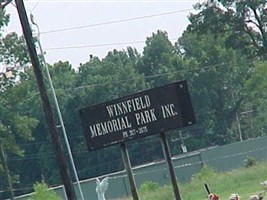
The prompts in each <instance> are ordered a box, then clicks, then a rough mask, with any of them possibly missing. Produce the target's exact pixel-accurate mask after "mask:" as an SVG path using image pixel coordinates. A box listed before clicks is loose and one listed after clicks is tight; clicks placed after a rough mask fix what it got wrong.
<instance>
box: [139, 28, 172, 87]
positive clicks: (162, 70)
mask: <svg viewBox="0 0 267 200" xmlns="http://www.w3.org/2000/svg"><path fill="white" fill-rule="evenodd" d="M173 55H174V48H173V45H172V43H171V42H170V41H169V39H168V35H167V32H163V31H160V30H159V31H157V33H153V34H152V36H151V37H148V38H147V40H146V46H145V47H144V51H143V56H142V58H141V60H140V62H138V63H137V67H138V70H139V72H140V73H142V74H144V76H145V77H146V82H147V83H149V84H151V86H152V87H156V86H160V85H163V84H166V83H168V82H169V81H168V75H169V74H168V73H170V72H171V71H172V69H173V65H172V56H173ZM151 86H150V87H151Z"/></svg>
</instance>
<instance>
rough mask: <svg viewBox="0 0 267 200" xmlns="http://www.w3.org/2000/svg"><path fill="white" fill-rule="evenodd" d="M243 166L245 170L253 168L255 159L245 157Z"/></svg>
mask: <svg viewBox="0 0 267 200" xmlns="http://www.w3.org/2000/svg"><path fill="white" fill-rule="evenodd" d="M243 165H244V167H245V168H249V167H253V166H255V165H256V159H255V158H252V157H247V158H246V159H245V160H244V164H243Z"/></svg>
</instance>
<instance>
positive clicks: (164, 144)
mask: <svg viewBox="0 0 267 200" xmlns="http://www.w3.org/2000/svg"><path fill="white" fill-rule="evenodd" d="M160 138H161V144H162V149H163V152H164V156H165V160H166V162H167V165H168V168H169V173H170V178H171V182H172V187H173V193H174V196H175V200H181V196H180V192H179V189H178V184H177V181H176V175H175V171H174V167H173V163H172V158H171V152H170V148H169V145H168V141H167V138H166V135H165V133H161V134H160Z"/></svg>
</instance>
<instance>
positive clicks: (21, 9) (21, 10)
mask: <svg viewBox="0 0 267 200" xmlns="http://www.w3.org/2000/svg"><path fill="white" fill-rule="evenodd" d="M15 2H16V7H17V11H18V15H19V18H20V23H21V26H22V31H23V34H24V37H25V40H26V44H27V47H28V51H29V55H30V58H31V62H32V66H33V70H34V74H35V78H36V82H37V86H38V89H39V93H40V96H41V100H42V104H43V109H44V113H45V117H46V121H47V125H48V129H49V132H50V135H51V140H52V143H53V146H54V149H55V154H56V160H57V164H58V167H59V171H60V175H61V178H62V182H63V184H64V187H65V191H66V194H67V198H68V200H76V199H77V198H76V195H75V191H74V187H73V184H72V181H71V178H70V173H69V170H68V167H67V162H66V158H65V157H64V152H63V148H62V145H61V142H60V137H59V134H58V132H57V128H56V124H55V120H54V115H53V112H52V109H51V106H50V102H49V99H48V95H47V92H46V88H45V85H44V81H43V75H42V71H41V69H40V63H39V59H38V56H37V52H36V49H35V46H34V42H33V37H32V32H31V29H30V25H29V21H28V17H27V14H26V10H25V6H24V3H23V0H15Z"/></svg>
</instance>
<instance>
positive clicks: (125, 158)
mask: <svg viewBox="0 0 267 200" xmlns="http://www.w3.org/2000/svg"><path fill="white" fill-rule="evenodd" d="M121 155H122V158H123V163H124V166H125V170H126V173H127V175H128V178H129V184H130V187H131V192H132V197H133V200H139V197H138V192H137V187H136V183H135V180H134V176H133V171H132V167H131V161H130V158H129V154H128V151H127V147H126V145H125V144H124V143H121Z"/></svg>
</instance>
